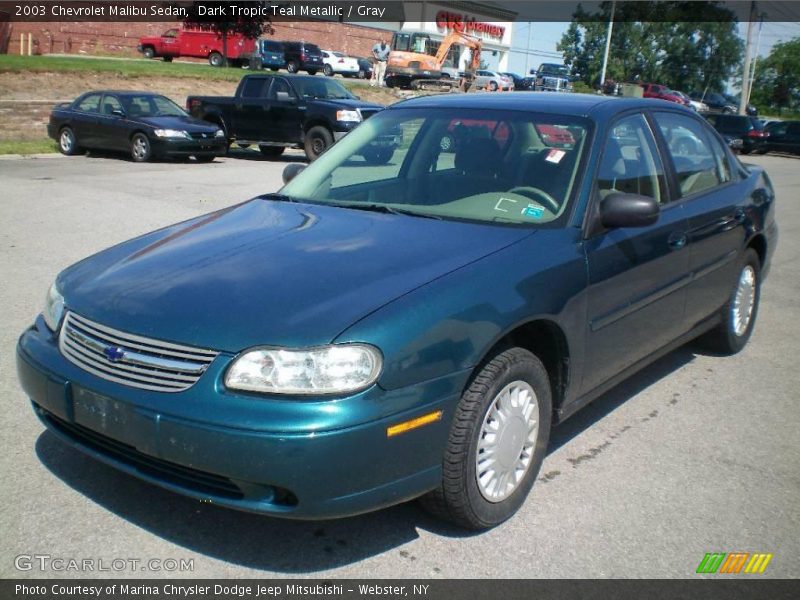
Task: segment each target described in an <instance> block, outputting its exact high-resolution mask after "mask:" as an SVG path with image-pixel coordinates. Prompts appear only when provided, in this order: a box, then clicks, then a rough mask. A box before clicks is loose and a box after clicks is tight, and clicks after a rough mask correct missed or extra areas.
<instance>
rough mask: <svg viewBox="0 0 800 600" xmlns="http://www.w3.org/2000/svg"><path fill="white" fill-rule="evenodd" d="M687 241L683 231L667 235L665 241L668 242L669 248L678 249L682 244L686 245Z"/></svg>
mask: <svg viewBox="0 0 800 600" xmlns="http://www.w3.org/2000/svg"><path fill="white" fill-rule="evenodd" d="M688 241H689V238H688V236H687V235H686V233H684V232H683V231H676V232H675V233H673V234H672V235H670V236H669V239H668V240H667V243H668V244H669V247H670V250H680V249H681V248H683V247H684V246H686V244H687V242H688Z"/></svg>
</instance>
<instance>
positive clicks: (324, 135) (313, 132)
mask: <svg viewBox="0 0 800 600" xmlns="http://www.w3.org/2000/svg"><path fill="white" fill-rule="evenodd" d="M332 145H333V134H332V133H331V132H330V131H328V129H327V128H326V127H323V126H322V125H317V126H316V127H312V128H311V129H309V130H308V133H306V139H305V144H304V146H305V151H306V157H307V158H308V160H309V161H313V160H316V159H317V158H319V157H320V155H321V154H322V153H323V152H325V151H326V150H327V149H328V148H330V147H331V146H332Z"/></svg>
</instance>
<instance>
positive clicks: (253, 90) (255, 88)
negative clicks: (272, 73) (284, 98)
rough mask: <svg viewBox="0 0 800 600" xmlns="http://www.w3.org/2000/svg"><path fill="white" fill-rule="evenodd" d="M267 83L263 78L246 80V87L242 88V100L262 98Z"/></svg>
mask: <svg viewBox="0 0 800 600" xmlns="http://www.w3.org/2000/svg"><path fill="white" fill-rule="evenodd" d="M267 81H268V80H267V79H264V78H263V77H250V78H248V79H245V81H244V87H242V98H260V97H261V96H262V94H263V90H264V83H266V82H267Z"/></svg>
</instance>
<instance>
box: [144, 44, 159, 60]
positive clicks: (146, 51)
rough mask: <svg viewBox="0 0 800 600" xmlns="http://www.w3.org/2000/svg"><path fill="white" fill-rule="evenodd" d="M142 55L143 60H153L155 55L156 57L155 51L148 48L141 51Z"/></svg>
mask: <svg viewBox="0 0 800 600" xmlns="http://www.w3.org/2000/svg"><path fill="white" fill-rule="evenodd" d="M142 55H143V56H144V57H145V58H153V57H155V55H156V51H155V50H153V49H152V48H150V47H147V48H145V49H144V50H142Z"/></svg>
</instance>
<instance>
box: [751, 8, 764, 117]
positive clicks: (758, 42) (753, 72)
mask: <svg viewBox="0 0 800 600" xmlns="http://www.w3.org/2000/svg"><path fill="white" fill-rule="evenodd" d="M763 26H764V13H763V12H762V13H761V14H760V15H759V17H758V37H757V38H756V53H755V56H753V68H752V69H751V72H750V83H749V84H748V86H747V104H750V96H752V94H753V82H754V81H755V79H756V67H757V66H758V53H759V51H760V50H761V28H762V27H763Z"/></svg>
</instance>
